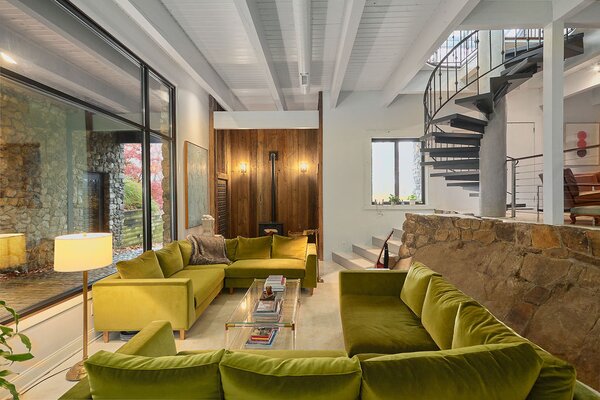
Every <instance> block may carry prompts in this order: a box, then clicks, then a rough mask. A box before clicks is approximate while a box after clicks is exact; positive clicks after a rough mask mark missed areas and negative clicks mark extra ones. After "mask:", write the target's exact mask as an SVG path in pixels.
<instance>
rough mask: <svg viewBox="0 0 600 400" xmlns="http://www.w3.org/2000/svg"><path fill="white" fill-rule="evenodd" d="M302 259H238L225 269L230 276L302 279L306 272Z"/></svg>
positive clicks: (226, 274) (227, 275)
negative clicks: (274, 276)
mask: <svg viewBox="0 0 600 400" xmlns="http://www.w3.org/2000/svg"><path fill="white" fill-rule="evenodd" d="M305 272H306V271H305V264H304V261H302V260H294V259H291V258H290V259H283V258H269V259H264V260H238V261H236V262H234V263H233V264H231V265H230V266H229V267H227V269H226V270H225V276H226V277H228V278H256V279H265V278H267V277H268V276H269V275H283V276H285V277H286V278H290V279H302V278H304V274H305Z"/></svg>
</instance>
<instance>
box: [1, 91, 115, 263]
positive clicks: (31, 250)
mask: <svg viewBox="0 0 600 400" xmlns="http://www.w3.org/2000/svg"><path fill="white" fill-rule="evenodd" d="M0 113H1V114H0V232H1V233H9V232H19V233H24V234H25V236H26V240H27V264H26V265H23V266H19V267H18V269H20V270H40V269H47V268H50V267H51V265H52V263H53V257H54V255H53V248H54V242H53V239H54V237H56V236H58V235H62V234H66V233H68V232H69V227H70V228H71V231H73V232H78V231H85V230H87V229H86V226H84V225H85V221H86V215H85V214H86V213H87V211H86V210H87V209H88V207H87V190H88V188H87V185H86V184H85V182H84V179H83V178H84V176H85V174H86V173H87V172H99V173H104V174H105V175H106V177H107V178H106V182H105V186H104V189H105V190H104V193H105V194H106V195H105V208H104V214H105V215H106V217H107V218H106V219H107V224H106V225H107V226H105V227H102V228H103V229H102V230H110V231H112V232H113V234H114V236H115V245H116V246H118V244H119V242H120V234H121V230H122V225H123V211H124V210H123V209H124V207H123V194H124V190H123V188H124V175H123V167H124V162H125V160H124V155H123V146H122V144H119V143H118V141H117V140H116V135H113V134H111V133H98V132H86V130H85V113H84V111H83V110H81V109H77V108H75V107H72V106H69V105H66V104H62V103H60V102H58V101H56V100H54V99H52V98H49V97H47V96H44V95H42V94H38V93H36V92H34V91H32V90H30V89H26V88H23V87H20V86H18V85H17V84H14V83H11V82H9V81H8V80H5V79H3V80H2V91H1V93H0ZM68 135H70V136H71V138H72V140H71V143H70V144H69V139H68V137H69V136H68ZM69 148H71V151H69ZM70 157H71V158H70ZM69 159H70V160H71V162H72V168H71V172H72V182H73V184H72V187H71V188H69V187H68V185H69V184H68V182H69V179H68V178H69V175H68V169H69V162H68V160H69ZM69 192H71V193H72V195H71V204H72V217H71V218H69V212H68V204H69ZM69 219H70V220H69Z"/></svg>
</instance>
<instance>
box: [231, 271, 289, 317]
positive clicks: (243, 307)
mask: <svg viewBox="0 0 600 400" xmlns="http://www.w3.org/2000/svg"><path fill="white" fill-rule="evenodd" d="M264 285H265V279H255V280H254V282H253V283H252V285H251V286H250V288H249V289H248V291H247V292H246V294H245V295H244V298H243V299H242V300H241V301H240V302H239V304H238V305H237V307H236V309H235V311H233V313H232V314H231V316H230V317H229V318H228V319H227V321H226V322H225V328H229V327H243V326H256V325H260V326H279V327H292V328H294V327H295V325H296V314H297V312H298V307H299V300H300V279H287V280H286V282H285V291H284V292H283V296H282V303H281V317H280V318H279V321H268V322H266V321H261V320H259V321H257V320H256V319H255V318H254V315H253V313H254V310H255V308H256V305H257V303H258V300H259V299H260V296H261V294H262V292H263V288H264Z"/></svg>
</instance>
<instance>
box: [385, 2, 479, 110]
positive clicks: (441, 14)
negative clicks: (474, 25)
mask: <svg viewBox="0 0 600 400" xmlns="http://www.w3.org/2000/svg"><path fill="white" fill-rule="evenodd" d="M479 1H480V0H448V1H445V2H442V3H441V4H440V5H439V6H438V7H437V8H436V9H435V11H434V12H433V13H432V14H431V18H430V19H429V21H428V22H427V24H425V25H424V26H423V28H422V29H421V31H420V32H419V33H417V34H416V36H415V37H416V39H415V40H414V42H413V43H412V46H411V47H410V49H409V50H408V51H407V52H406V53H405V54H404V57H403V58H402V60H401V61H400V64H399V65H398V67H397V68H396V70H395V71H394V72H392V74H391V75H390V77H389V78H388V79H387V84H386V86H385V88H384V89H383V104H384V106H385V107H388V106H389V105H390V104H392V103H393V102H394V100H395V99H396V96H398V94H400V93H401V92H402V90H403V89H404V87H405V86H406V85H407V84H408V83H409V82H410V81H411V80H412V79H413V78H414V76H415V75H416V74H417V73H418V72H419V70H420V69H421V68H422V67H423V65H424V64H425V62H426V61H427V59H428V58H429V56H431V54H433V52H434V51H435V50H436V49H437V48H439V47H440V45H441V44H442V43H444V41H445V40H446V39H448V36H449V35H450V33H452V31H453V30H454V29H456V27H457V26H458V25H459V24H460V23H461V22H462V21H463V20H464V19H465V17H466V16H467V15H469V14H470V13H471V11H473V9H474V8H475V6H477V4H478V3H479Z"/></svg>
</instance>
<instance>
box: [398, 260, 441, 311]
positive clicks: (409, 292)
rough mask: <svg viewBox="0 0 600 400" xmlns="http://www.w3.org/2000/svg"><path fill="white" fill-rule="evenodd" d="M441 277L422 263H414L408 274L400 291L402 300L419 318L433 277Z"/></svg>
mask: <svg viewBox="0 0 600 400" xmlns="http://www.w3.org/2000/svg"><path fill="white" fill-rule="evenodd" d="M434 275H435V276H440V274H438V273H437V272H434V271H432V270H430V269H429V268H427V267H426V266H425V265H423V264H421V263H418V262H416V263H413V264H412V265H411V266H410V269H409V270H408V273H407V274H406V280H405V281H404V285H402V290H401V291H400V299H401V300H402V301H403V302H404V304H406V305H407V306H408V307H409V308H410V309H411V310H412V312H414V313H415V315H416V316H417V317H421V313H422V312H423V302H424V301H425V294H426V293H427V287H428V286H429V280H430V279H431V277H432V276H434Z"/></svg>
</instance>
